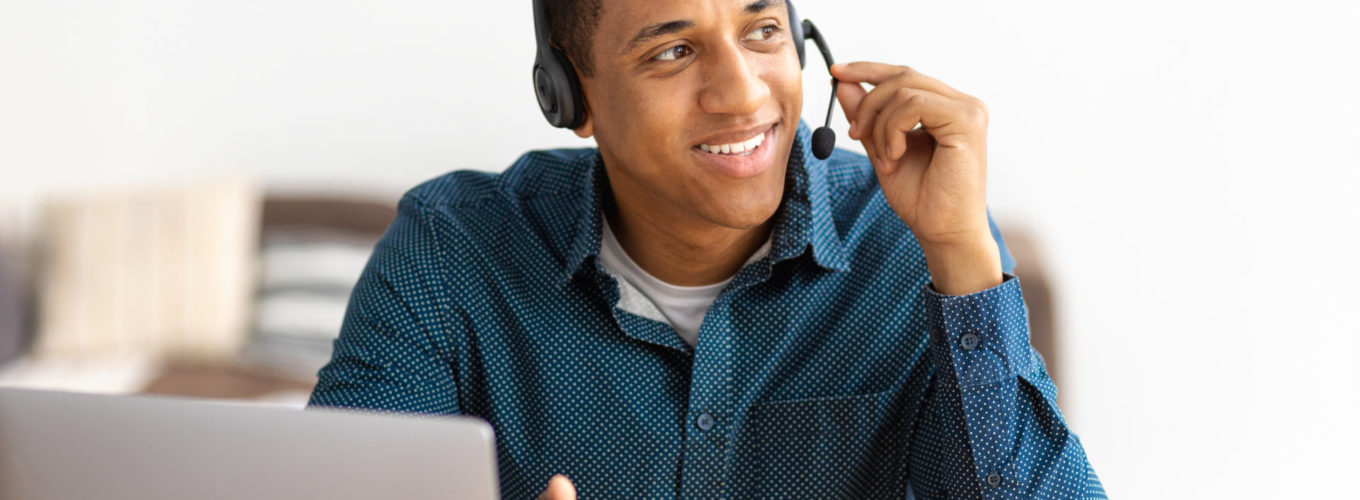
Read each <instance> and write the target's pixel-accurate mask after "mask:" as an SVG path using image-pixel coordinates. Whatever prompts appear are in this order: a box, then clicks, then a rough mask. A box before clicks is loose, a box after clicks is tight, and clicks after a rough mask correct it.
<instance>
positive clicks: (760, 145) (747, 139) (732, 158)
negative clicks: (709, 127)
mask: <svg viewBox="0 0 1360 500" xmlns="http://www.w3.org/2000/svg"><path fill="white" fill-rule="evenodd" d="M778 133H779V127H778V126H777V125H767V126H764V127H763V128H760V129H757V130H750V131H742V132H739V133H728V134H723V135H720V136H714V138H713V139H705V140H704V143H702V144H699V145H697V146H694V147H693V148H692V149H691V150H690V151H691V152H692V153H693V154H694V155H696V156H697V157H698V159H699V161H701V162H702V163H704V164H705V165H707V166H708V167H709V168H712V169H714V170H716V171H717V172H718V173H720V174H723V175H724V176H727V177H731V178H737V179H745V178H750V177H755V176H757V175H760V174H761V173H764V172H765V171H767V170H769V169H770V167H771V166H772V165H773V164H774V156H775V155H774V154H773V153H772V147H771V146H773V145H774V144H775V143H774V142H771V141H774V140H775V139H776V138H777V137H778ZM738 134H740V135H738ZM715 139H716V140H715Z"/></svg>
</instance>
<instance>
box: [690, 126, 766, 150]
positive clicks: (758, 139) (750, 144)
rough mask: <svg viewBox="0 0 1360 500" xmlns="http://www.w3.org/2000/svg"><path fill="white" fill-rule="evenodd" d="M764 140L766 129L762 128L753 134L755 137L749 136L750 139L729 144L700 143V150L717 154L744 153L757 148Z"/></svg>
mask: <svg viewBox="0 0 1360 500" xmlns="http://www.w3.org/2000/svg"><path fill="white" fill-rule="evenodd" d="M764 141H765V131H764V130H762V131H760V133H757V134H756V135H755V136H753V137H751V138H749V139H746V140H743V141H737V142H731V143H727V144H700V145H699V150H701V151H703V152H705V153H715V154H724V155H726V154H742V153H745V152H747V151H751V150H753V149H755V148H756V146H759V145H760V144H761V143H762V142H764Z"/></svg>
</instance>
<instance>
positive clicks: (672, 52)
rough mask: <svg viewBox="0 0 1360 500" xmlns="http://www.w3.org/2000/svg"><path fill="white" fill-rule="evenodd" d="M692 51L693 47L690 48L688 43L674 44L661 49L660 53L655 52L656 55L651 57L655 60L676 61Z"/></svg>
mask: <svg viewBox="0 0 1360 500" xmlns="http://www.w3.org/2000/svg"><path fill="white" fill-rule="evenodd" d="M693 52H694V49H691V48H690V47H689V46H688V45H676V46H674V47H671V48H669V49H666V50H663V51H661V53H660V54H657V55H656V57H653V58H652V59H653V60H656V61H676V60H679V59H681V58H683V57H685V56H687V55H690V54H691V53H693Z"/></svg>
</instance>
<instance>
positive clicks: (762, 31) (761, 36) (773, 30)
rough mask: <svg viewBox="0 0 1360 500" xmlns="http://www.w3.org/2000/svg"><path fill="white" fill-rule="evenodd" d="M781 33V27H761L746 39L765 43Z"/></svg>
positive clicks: (747, 35) (748, 34)
mask: <svg viewBox="0 0 1360 500" xmlns="http://www.w3.org/2000/svg"><path fill="white" fill-rule="evenodd" d="M777 33H779V27H778V26H774V25H767V26H761V27H759V28H756V29H754V30H752V31H751V32H750V33H747V34H746V39H747V40H751V41H765V40H769V39H771V38H774V36H775V34H777Z"/></svg>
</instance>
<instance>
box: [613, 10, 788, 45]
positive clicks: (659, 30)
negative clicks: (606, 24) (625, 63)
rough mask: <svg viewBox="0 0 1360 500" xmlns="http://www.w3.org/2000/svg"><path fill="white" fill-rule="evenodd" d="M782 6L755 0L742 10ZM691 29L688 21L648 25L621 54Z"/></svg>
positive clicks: (752, 11) (758, 11)
mask: <svg viewBox="0 0 1360 500" xmlns="http://www.w3.org/2000/svg"><path fill="white" fill-rule="evenodd" d="M783 4H784V1H783V0H756V1H754V2H751V3H749V4H746V8H745V9H743V10H745V11H746V13H748V14H759V13H761V12H764V11H765V9H768V8H770V7H771V6H774V5H783ZM692 27H694V21H691V20H688V19H682V20H678V21H667V22H664V23H656V24H649V25H647V26H645V27H643V28H642V29H641V30H638V33H637V34H636V35H633V39H632V40H629V41H628V44H627V45H625V46H624V47H623V53H625V54H626V53H629V52H632V51H633V49H636V48H637V47H638V46H639V45H642V44H644V43H647V41H649V40H655V39H657V38H661V37H663V36H666V35H670V34H672V33H679V32H681V31H684V30H686V29H689V28H692Z"/></svg>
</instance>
